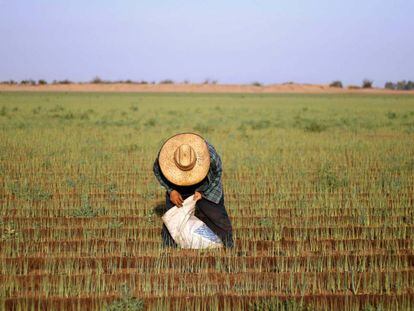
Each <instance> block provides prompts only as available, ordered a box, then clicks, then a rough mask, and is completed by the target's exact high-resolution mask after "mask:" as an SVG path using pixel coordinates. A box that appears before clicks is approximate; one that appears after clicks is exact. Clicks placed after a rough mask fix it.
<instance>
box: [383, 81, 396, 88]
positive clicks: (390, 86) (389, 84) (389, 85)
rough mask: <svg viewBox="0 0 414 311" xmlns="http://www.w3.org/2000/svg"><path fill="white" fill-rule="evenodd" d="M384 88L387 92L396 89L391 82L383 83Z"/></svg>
mask: <svg viewBox="0 0 414 311" xmlns="http://www.w3.org/2000/svg"><path fill="white" fill-rule="evenodd" d="M384 88H386V89H388V90H395V89H396V88H397V85H396V84H395V83H393V82H391V81H387V82H385V85H384Z"/></svg>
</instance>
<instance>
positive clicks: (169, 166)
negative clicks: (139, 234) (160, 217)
mask: <svg viewBox="0 0 414 311" xmlns="http://www.w3.org/2000/svg"><path fill="white" fill-rule="evenodd" d="M153 171H154V175H155V177H156V178H157V179H158V181H159V183H160V184H161V186H163V187H164V188H165V189H166V198H165V199H166V207H167V210H168V209H170V208H171V207H173V206H177V207H181V206H182V203H183V201H184V200H185V199H186V198H188V197H189V196H191V195H194V199H195V200H196V201H197V203H196V210H195V213H194V215H195V216H196V217H197V218H199V219H200V220H201V221H203V222H204V223H205V224H206V225H207V226H208V227H209V228H210V229H211V230H212V231H213V232H214V233H215V234H216V235H217V236H218V237H219V238H220V239H221V240H222V242H223V245H224V246H225V247H227V248H231V247H233V246H234V243H233V232H232V226H231V222H230V219H229V216H228V214H227V211H226V208H225V206H224V193H223V186H222V183H221V176H222V163H221V159H220V156H219V155H218V153H217V152H216V150H215V148H214V147H213V146H212V145H211V144H210V143H209V142H207V141H206V140H205V139H204V138H202V137H201V136H199V135H197V134H194V133H182V134H177V135H174V136H172V137H171V138H169V139H168V140H167V141H166V142H165V143H164V145H163V146H162V147H161V149H160V152H159V153H158V157H157V158H156V160H155V162H154V166H153ZM161 236H162V241H163V246H165V247H168V246H171V247H177V244H176V243H175V241H174V240H173V238H172V237H171V235H170V233H169V231H168V229H167V227H166V226H165V224H163V227H162V232H161Z"/></svg>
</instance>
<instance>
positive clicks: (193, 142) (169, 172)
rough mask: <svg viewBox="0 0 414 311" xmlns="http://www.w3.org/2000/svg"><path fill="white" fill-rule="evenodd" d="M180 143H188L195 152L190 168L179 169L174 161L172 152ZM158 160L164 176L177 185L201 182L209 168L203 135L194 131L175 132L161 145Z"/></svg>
mask: <svg viewBox="0 0 414 311" xmlns="http://www.w3.org/2000/svg"><path fill="white" fill-rule="evenodd" d="M182 144H188V145H190V146H191V147H192V148H193V149H194V151H195V154H196V163H195V165H194V167H193V168H192V169H191V170H188V171H183V170H181V169H180V168H179V167H178V166H177V165H176V164H175V161H174V152H175V150H176V149H177V148H178V147H179V146H181V145H182ZM158 162H159V165H160V168H161V172H162V174H163V175H164V177H165V178H167V179H168V180H169V181H170V182H172V183H173V184H175V185H177V186H191V185H194V184H197V183H199V182H201V181H202V180H203V179H204V178H205V177H206V176H207V174H208V170H209V169H210V153H209V151H208V147H207V144H206V142H205V140H204V139H203V137H201V136H200V135H197V134H195V133H181V134H176V135H174V136H172V137H170V138H169V139H167V141H166V142H165V143H164V144H163V146H162V147H161V150H160V153H159V156H158Z"/></svg>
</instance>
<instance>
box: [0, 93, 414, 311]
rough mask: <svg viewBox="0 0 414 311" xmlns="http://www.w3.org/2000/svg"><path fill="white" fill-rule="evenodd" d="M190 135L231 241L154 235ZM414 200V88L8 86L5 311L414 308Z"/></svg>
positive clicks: (1, 226) (3, 120) (0, 137)
mask: <svg viewBox="0 0 414 311" xmlns="http://www.w3.org/2000/svg"><path fill="white" fill-rule="evenodd" d="M184 131H195V132H197V133H200V134H201V135H202V136H204V137H205V138H207V140H209V141H210V142H211V143H212V144H213V145H214V146H215V147H216V149H217V150H218V152H219V153H220V154H221V156H222V160H223V166H224V174H223V184H224V192H225V204H226V208H227V210H228V212H229V215H230V218H231V220H232V223H233V227H234V237H235V244H236V247H235V249H233V250H202V251H196V250H174V249H167V250H165V249H162V247H161V236H160V232H161V225H162V221H161V218H160V214H162V209H163V204H164V198H165V194H164V191H163V189H162V188H161V187H160V186H159V185H158V184H157V182H156V179H155V178H154V176H153V174H152V164H153V161H154V159H155V157H156V155H157V152H158V150H159V148H160V146H161V145H162V142H163V140H164V139H166V138H168V137H169V136H171V135H173V134H175V133H177V132H184ZM413 202H414V96H412V95H356V94H354V95H352V94H338V95H328V94H327V95H300V94H291V95H285V94H275V95H260V94H250V95H247V94H246V95H243V94H232V95H231V94H130V93H23V92H21V93H20V92H16V93H13V92H2V93H0V309H14V310H38V309H40V310H43V309H46V308H47V309H52V310H65V309H69V310H88V309H93V310H105V309H107V310H126V308H127V307H129V308H130V309H129V310H141V309H150V310H153V309H155V310H157V309H158V310H239V309H242V310H243V309H244V310H358V309H360V310H410V309H413V308H414V210H413V205H414V204H413Z"/></svg>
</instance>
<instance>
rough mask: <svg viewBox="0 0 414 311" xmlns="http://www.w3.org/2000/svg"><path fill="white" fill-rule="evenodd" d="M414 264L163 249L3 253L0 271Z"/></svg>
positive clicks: (411, 260) (347, 255)
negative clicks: (125, 252) (102, 253)
mask: <svg viewBox="0 0 414 311" xmlns="http://www.w3.org/2000/svg"><path fill="white" fill-rule="evenodd" d="M413 265H414V254H413V252H412V251H405V252H404V253H402V254H398V252H397V254H387V252H384V251H378V252H377V253H374V252H342V253H340V252H335V253H333V254H326V255H321V254H306V255H293V256H269V255H266V253H265V252H263V253H257V255H256V256H248V255H240V256H237V255H236V256H234V255H233V256H231V255H220V254H216V255H213V254H208V255H203V256H189V255H188V254H187V256H183V254H182V253H180V254H178V256H174V255H165V254H163V253H160V252H159V251H158V252H157V254H155V253H154V255H141V256H117V255H112V256H109V255H106V256H85V255H82V254H73V255H69V254H61V255H55V256H53V257H51V256H49V257H45V256H44V255H43V254H38V255H37V256H20V257H0V269H1V270H0V274H27V273H30V272H31V271H34V270H47V271H49V272H50V273H58V272H59V271H71V272H72V273H75V272H76V271H79V270H84V269H99V270H101V271H106V272H108V273H109V272H110V273H115V272H116V271H118V270H120V269H131V268H134V269H137V271H139V272H142V273H148V272H149V271H151V272H152V273H160V272H165V271H166V269H174V270H175V271H176V272H177V273H179V272H196V271H199V270H200V269H202V270H203V269H211V268H215V269H220V270H221V271H226V272H237V271H245V270H246V269H256V271H268V272H289V271H290V272H298V271H303V272H307V271H308V272H317V271H325V270H332V269H335V270H338V271H354V270H356V269H359V270H360V271H365V270H367V269H370V271H372V270H384V269H406V268H411V267H413Z"/></svg>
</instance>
